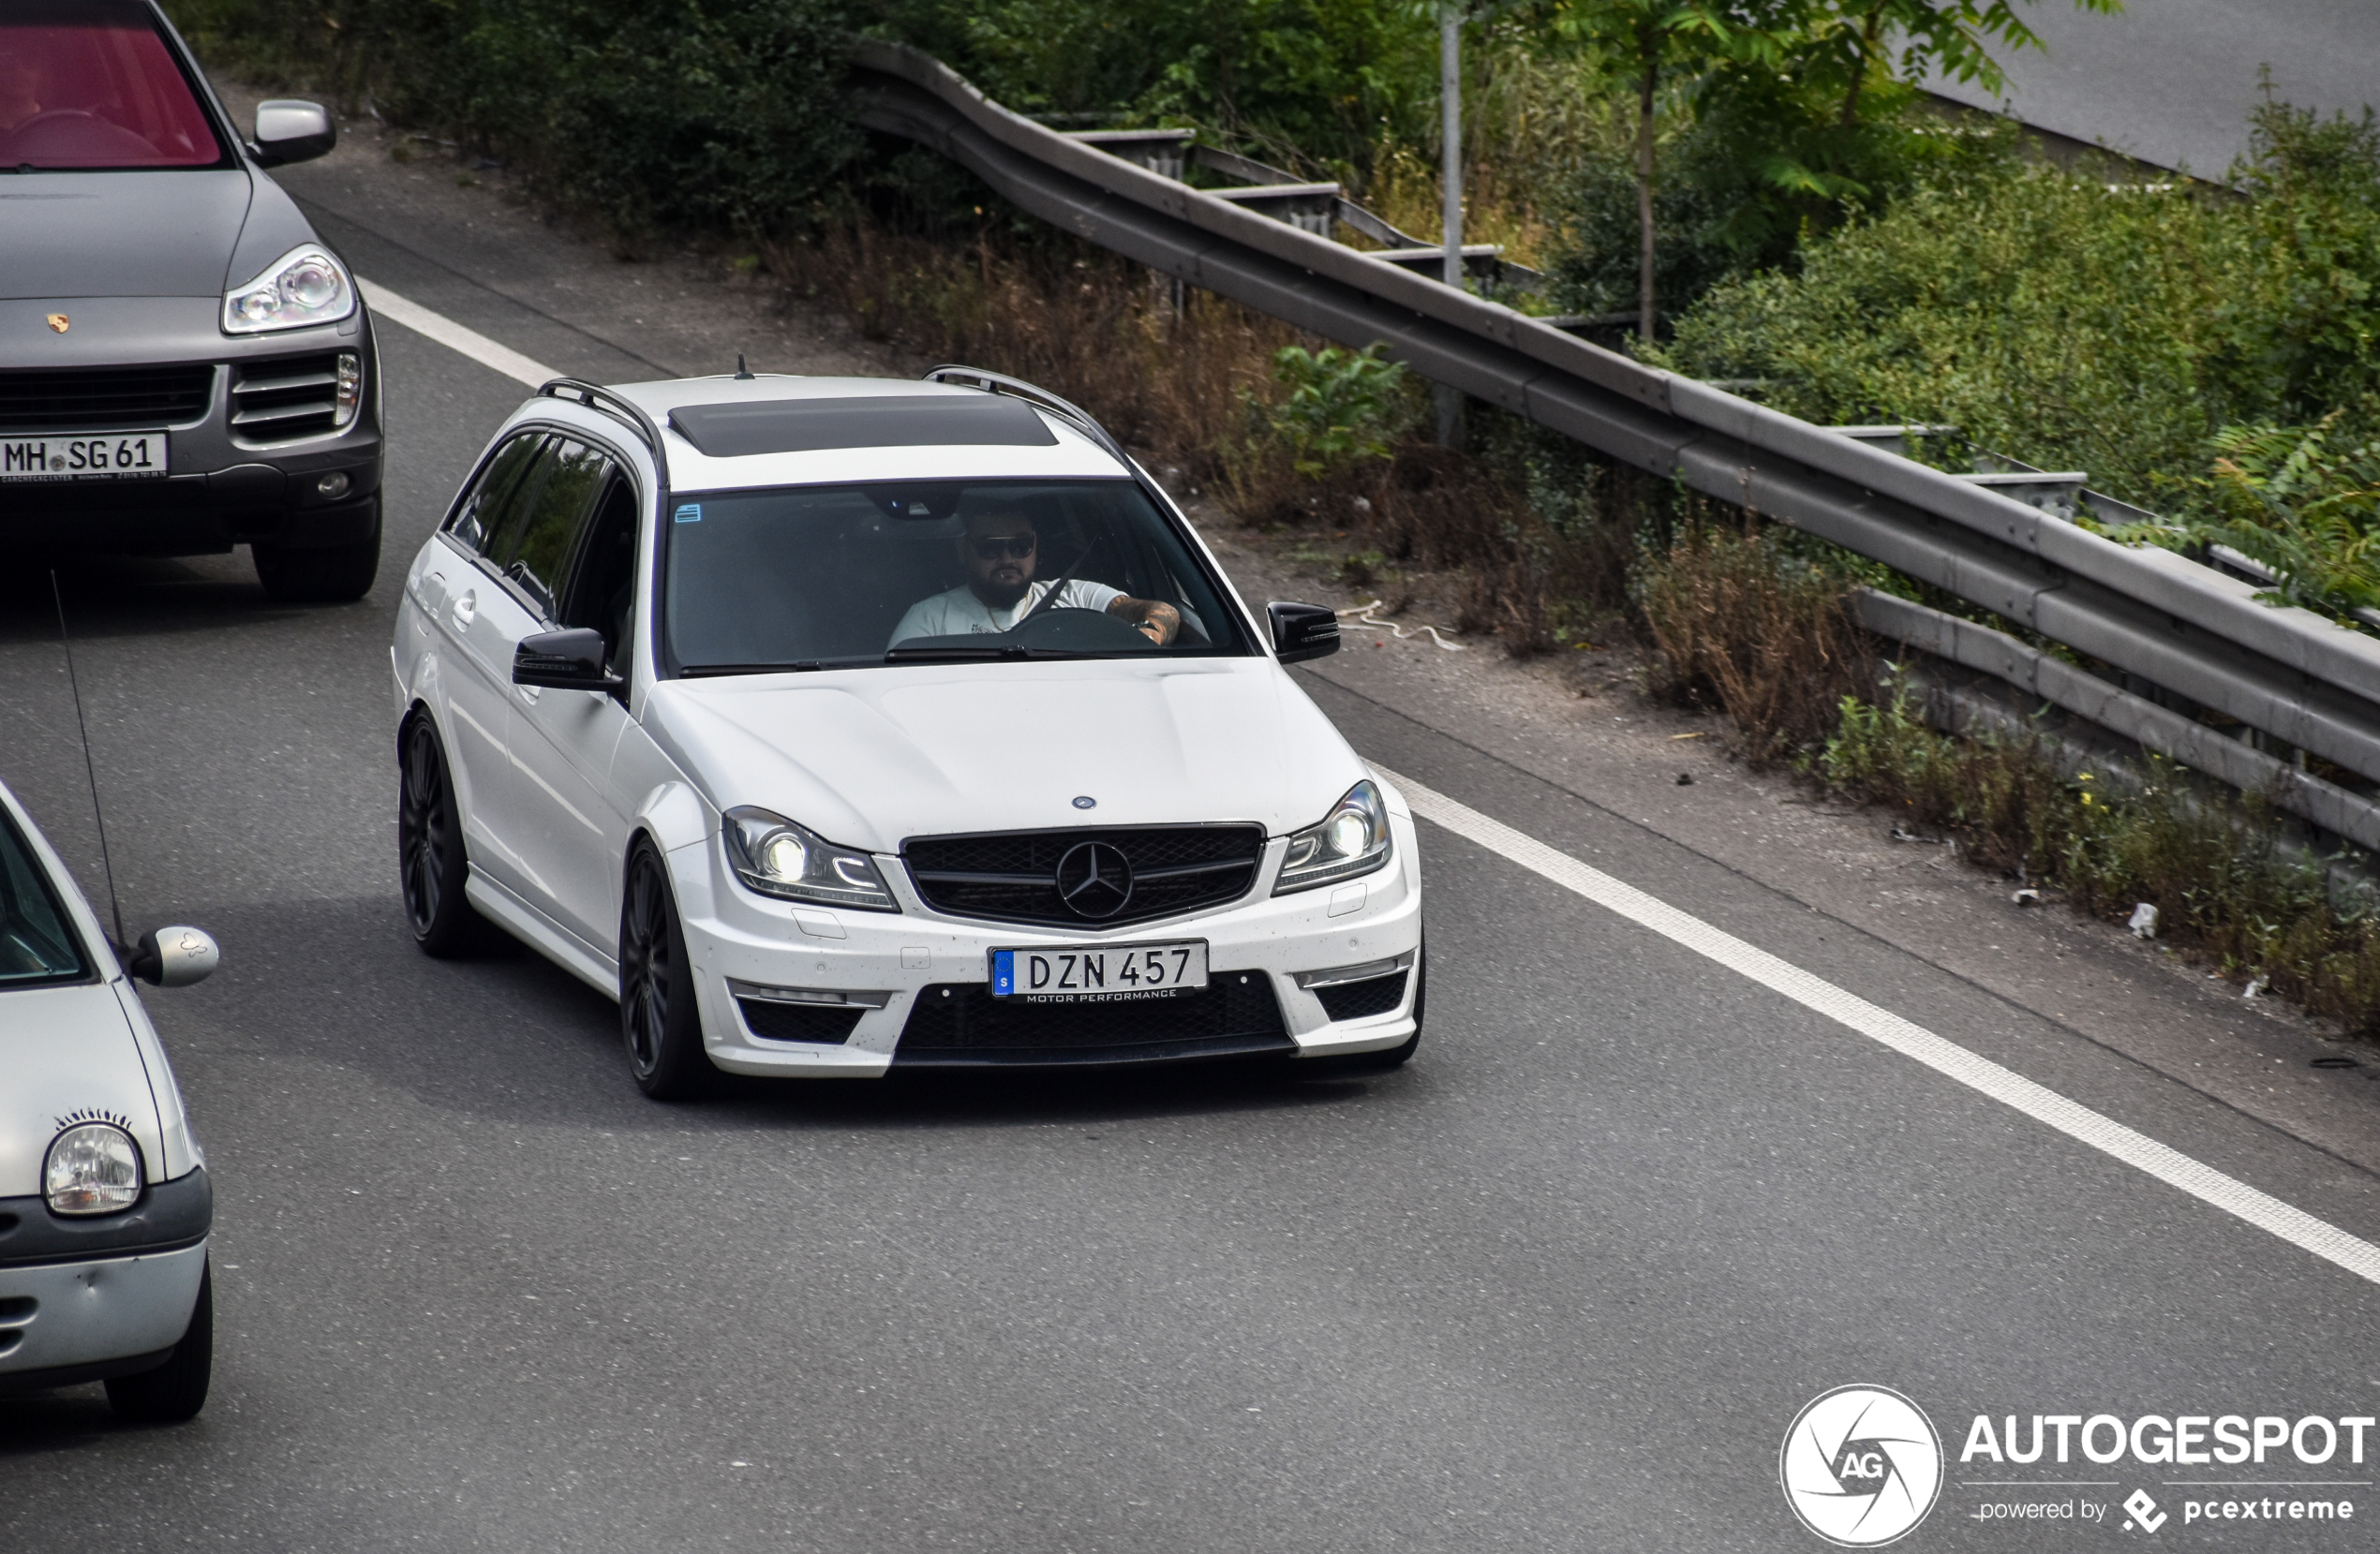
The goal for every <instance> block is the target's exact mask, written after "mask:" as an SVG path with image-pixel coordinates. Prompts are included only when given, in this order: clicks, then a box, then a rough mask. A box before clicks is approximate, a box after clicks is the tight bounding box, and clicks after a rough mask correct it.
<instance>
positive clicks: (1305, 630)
mask: <svg viewBox="0 0 2380 1554" xmlns="http://www.w3.org/2000/svg"><path fill="white" fill-rule="evenodd" d="M1264 613H1265V614H1266V615H1268V616H1269V617H1271V619H1272V651H1273V653H1274V655H1275V656H1276V657H1278V658H1279V659H1280V660H1281V661H1282V662H1283V663H1285V664H1294V663H1302V662H1303V661H1304V660H1305V659H1320V658H1325V657H1327V656H1329V655H1330V654H1332V653H1336V652H1337V651H1338V650H1339V617H1338V616H1337V615H1335V614H1332V613H1331V612H1330V611H1329V610H1326V609H1324V608H1323V607H1322V606H1321V605H1319V604H1284V603H1281V602H1279V601H1277V600H1276V601H1275V602H1273V603H1272V604H1268V605H1266V606H1265V607H1264Z"/></svg>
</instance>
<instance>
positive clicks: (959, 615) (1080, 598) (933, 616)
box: [885, 578, 1123, 647]
mask: <svg viewBox="0 0 2380 1554" xmlns="http://www.w3.org/2000/svg"><path fill="white" fill-rule="evenodd" d="M1048 593H1049V584H1047V583H1036V584H1034V585H1032V586H1031V587H1029V588H1027V589H1026V590H1025V595H1024V598H1022V599H1019V600H1017V602H1016V603H1014V604H1012V605H1010V606H1009V607H1008V608H1007V609H1005V610H1000V611H994V610H993V609H992V608H991V607H990V606H989V605H988V604H986V603H985V602H984V601H983V600H982V599H977V598H976V597H975V591H974V589H973V588H970V587H969V586H967V585H965V584H963V583H962V584H960V585H959V586H958V587H956V588H953V589H951V590H950V592H948V593H946V594H936V595H935V596H934V597H933V598H931V599H919V600H918V601H917V602H916V603H915V604H913V605H911V606H910V607H909V614H905V615H903V616H901V617H900V625H899V626H898V627H896V628H894V629H893V634H892V642H890V643H887V644H885V645H886V646H887V647H890V646H892V645H894V644H898V643H904V642H907V641H908V640H909V639H910V638H912V637H963V636H967V635H969V634H970V633H981V634H985V635H997V634H999V633H1000V632H1003V631H1005V630H1007V629H1009V628H1010V627H1012V626H1014V625H1016V624H1017V620H1018V617H1019V616H1021V615H1023V614H1026V613H1027V612H1029V611H1031V610H1032V609H1033V607H1034V605H1036V604H1038V603H1040V602H1041V600H1042V599H1043V597H1044V596H1045V595H1047V594H1048ZM1122 598H1123V589H1121V588H1110V587H1108V585H1106V584H1104V583H1090V582H1086V581H1084V580H1083V579H1081V578H1076V579H1074V580H1073V581H1072V582H1070V583H1068V584H1067V585H1066V586H1065V591H1064V592H1063V593H1061V594H1060V595H1059V596H1058V600H1057V602H1056V603H1054V604H1052V605H1050V606H1049V608H1050V609H1052V610H1105V609H1107V607H1108V602H1109V601H1110V600H1112V599H1122Z"/></svg>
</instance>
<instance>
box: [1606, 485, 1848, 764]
mask: <svg viewBox="0 0 2380 1554" xmlns="http://www.w3.org/2000/svg"><path fill="white" fill-rule="evenodd" d="M1848 588H1849V585H1847V584H1846V583H1845V582H1844V581H1843V580H1842V579H1840V578H1838V577H1835V576H1831V575H1829V574H1828V573H1826V572H1823V571H1822V570H1819V569H1818V568H1816V567H1814V566H1811V565H1810V564H1809V563H1807V561H1803V560H1801V559H1799V558H1797V557H1794V556H1792V555H1788V554H1787V553H1786V552H1785V551H1783V550H1782V549H1780V548H1779V547H1778V544H1777V541H1776V540H1775V538H1774V537H1773V536H1771V535H1769V534H1767V533H1764V532H1763V531H1762V530H1761V529H1759V528H1757V527H1753V526H1750V525H1747V526H1745V527H1743V528H1740V529H1735V528H1721V527H1718V526H1716V525H1712V524H1709V523H1707V522H1704V521H1703V520H1702V519H1701V518H1700V517H1696V518H1694V519H1691V520H1690V521H1689V522H1688V523H1687V524H1686V525H1684V526H1683V527H1682V528H1681V529H1680V531H1679V534H1678V537H1677V540H1676V542H1675V543H1674V544H1673V545H1672V546H1671V547H1670V550H1669V552H1668V554H1666V555H1661V556H1659V557H1658V558H1655V559H1653V560H1651V561H1649V562H1648V563H1647V564H1646V565H1645V567H1644V571H1643V575H1642V579H1641V582H1640V592H1639V602H1640V604H1641V606H1642V608H1643V610H1644V621H1645V625H1646V627H1647V628H1648V629H1650V631H1651V632H1652V636H1653V641H1654V642H1655V644H1657V645H1659V648H1660V659H1659V663H1658V665H1657V666H1656V669H1655V672H1654V673H1653V676H1652V681H1651V685H1650V688H1651V689H1652V690H1653V691H1654V692H1655V693H1656V694H1658V695H1661V696H1665V697H1667V698H1669V699H1671V700H1673V701H1678V702H1684V703H1695V704H1702V705H1708V706H1716V707H1718V708H1720V709H1722V710H1724V711H1725V712H1726V713H1727V715H1728V716H1729V717H1730V718H1733V720H1734V722H1735V726H1736V736H1737V740H1738V742H1739V747H1740V749H1741V752H1742V754H1743V755H1744V757H1745V759H1746V760H1748V761H1750V762H1754V763H1755V764H1759V763H1762V762H1770V761H1774V760H1776V759H1778V757H1779V756H1783V755H1786V754H1789V753H1791V752H1792V751H1795V750H1798V749H1802V748H1805V747H1810V746H1813V745H1815V744H1816V742H1817V741H1819V740H1820V739H1822V738H1823V737H1824V736H1825V734H1826V733H1828V732H1829V731H1830V730H1831V729H1832V728H1833V727H1834V726H1835V723H1836V720H1837V713H1836V707H1837V703H1838V702H1840V700H1841V699H1842V698H1843V697H1845V696H1848V695H1852V694H1856V693H1859V692H1863V691H1866V690H1867V689H1868V688H1870V687H1872V686H1873V685H1874V683H1875V680H1874V665H1875V659H1874V656H1873V654H1872V652H1871V650H1870V648H1869V646H1868V644H1867V638H1866V636H1865V635H1864V634H1863V633H1862V632H1861V631H1860V630H1859V629H1858V628H1857V627H1855V626H1854V625H1853V624H1852V620H1851V617H1850V615H1849V614H1847V613H1846V611H1845V609H1844V606H1843V599H1844V596H1845V594H1846V592H1847V591H1848Z"/></svg>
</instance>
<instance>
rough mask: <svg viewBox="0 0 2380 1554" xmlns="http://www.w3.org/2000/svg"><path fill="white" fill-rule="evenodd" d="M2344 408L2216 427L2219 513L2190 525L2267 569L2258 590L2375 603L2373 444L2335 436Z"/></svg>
mask: <svg viewBox="0 0 2380 1554" xmlns="http://www.w3.org/2000/svg"><path fill="white" fill-rule="evenodd" d="M2343 414H2344V412H2343V410H2333V411H2332V412H2330V414H2328V415H2327V416H2325V417H2323V418H2322V420H2320V421H2319V422H2315V423H2314V424H2313V425H2312V426H2274V425H2255V426H2234V427H2229V428H2227V429H2225V430H2224V431H2222V432H2220V433H2218V434H2216V436H2215V438H2214V449H2215V452H2216V454H2217V457H2216V459H2215V464H2214V475H2213V479H2212V480H2211V481H2209V488H2210V490H2211V492H2212V494H2213V496H2214V499H2215V505H2216V509H2217V511H2219V512H2220V513H2221V514H2222V517H2221V519H2220V520H2218V521H2215V522H2211V523H2205V524H2201V525H2197V527H2198V530H2199V535H2200V537H2201V538H2203V539H2206V540H2219V541H2221V542H2222V543H2224V544H2227V545H2229V546H2231V547H2232V548H2233V549H2234V550H2237V551H2239V552H2240V553H2241V554H2243V555H2247V556H2249V557H2250V558H2252V559H2254V560H2255V561H2257V562H2260V563H2262V564H2263V565H2264V566H2265V567H2266V568H2268V570H2271V571H2272V573H2273V574H2274V576H2275V578H2276V582H2275V585H2274V586H2273V587H2272V588H2271V589H2269V590H2268V592H2267V593H2266V594H2265V595H2264V596H2263V597H2265V598H2267V599H2270V600H2272V601H2274V602H2282V603H2289V604H2297V605H2302V606H2304V607H2305V608H2307V609H2309V610H2315V611H2320V612H2322V613H2324V614H2329V615H2332V616H2343V615H2345V614H2348V613H2349V612H2350V611H2353V610H2357V609H2366V610H2372V609H2380V444H2374V443H2371V442H2359V443H2355V444H2353V445H2350V446H2341V445H2339V443H2338V442H2337V441H2336V440H2335V434H2336V433H2337V431H2338V428H2339V422H2340V419H2341V417H2342V416H2343Z"/></svg>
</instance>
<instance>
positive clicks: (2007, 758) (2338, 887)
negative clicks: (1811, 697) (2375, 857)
mask: <svg viewBox="0 0 2380 1554" xmlns="http://www.w3.org/2000/svg"><path fill="white" fill-rule="evenodd" d="M2058 754H2059V752H2058V750H2057V748H2056V746H2055V742H2054V741H2053V740H2052V739H2050V738H2048V737H2047V736H2045V735H2039V734H2034V735H2027V736H2023V737H2018V738H2001V737H1993V736H1990V735H1984V736H1980V737H1970V738H1963V739H1962V738H1953V737H1951V736H1949V735H1947V734H1942V733H1936V732H1935V731H1934V730H1933V729H1931V728H1929V727H1927V726H1926V722H1925V719H1924V718H1923V717H1922V716H1921V715H1920V713H1919V711H1918V709H1917V707H1916V705H1915V702H1914V695H1913V693H1912V691H1911V688H1909V686H1908V684H1907V683H1906V681H1904V680H1902V679H1901V678H1900V677H1899V675H1898V674H1897V673H1895V674H1894V675H1893V676H1892V678H1891V681H1890V683H1889V684H1888V686H1887V688H1886V693H1885V695H1884V697H1883V698H1882V701H1881V702H1868V701H1864V700H1861V699H1859V698H1856V697H1845V698H1844V699H1843V701H1842V703H1841V705H1840V709H1839V716H1838V719H1837V726H1836V732H1835V733H1834V735H1833V737H1832V738H1830V739H1829V740H1828V741H1827V742H1826V745H1825V747H1824V749H1823V750H1822V752H1821V753H1820V754H1819V755H1818V757H1817V759H1816V760H1815V762H1813V763H1812V764H1813V767H1814V769H1815V774H1816V775H1817V776H1819V777H1822V778H1823V779H1824V780H1825V781H1826V783H1827V784H1828V785H1829V786H1830V787H1832V788H1835V789H1837V790H1839V791H1841V792H1847V793H1850V794H1852V795H1854V796H1857V797H1860V798H1864V799H1867V800H1871V801H1873V802H1877V803H1882V804H1884V805H1888V806H1890V807H1893V808H1894V809H1895V810H1897V811H1898V812H1899V813H1901V814H1902V815H1904V816H1906V817H1907V818H1908V821H1909V822H1910V823H1911V824H1912V825H1914V826H1917V827H1921V828H1922V827H1940V828H1941V829H1942V830H1944V831H1946V832H1948V833H1949V834H1950V837H1951V839H1954V840H1956V841H1957V842H1958V843H1959V844H1960V846H1961V847H1962V848H1963V849H1964V851H1966V852H1967V854H1968V856H1969V857H1971V858H1972V859H1974V860H1975V861H1977V862H1980V863H1984V864H1987V865H1992V866H1998V867H2000V868H2002V869H2004V870H2008V871H2010V872H2012V873H2017V874H2020V875H2021V877H2022V878H2024V879H2026V880H2027V881H2030V882H2032V883H2034V884H2037V885H2042V886H2046V887H2051V888H2055V889H2058V890H2060V891H2062V892H2064V893H2066V895H2068V896H2069V897H2070V899H2071V900H2072V901H2073V903H2074V905H2075V906H2076V907H2078V908H2080V909H2082V910H2086V911H2095V912H2099V913H2101V914H2104V915H2106V916H2112V917H2119V918H2120V917H2124V916H2127V915H2128V914H2129V913H2130V912H2131V910H2132V909H2133V907H2134V906H2135V904H2136V903H2138V902H2142V901H2147V902H2150V903H2152V904H2154V905H2155V906H2156V908H2157V909H2158V935H2159V937H2160V938H2161V939H2163V940H2169V941H2173V942H2175V943H2177V944H2178V946H2179V947H2180V948H2182V949H2185V950H2187V951H2189V952H2191V953H2192V954H2194V955H2197V956H2199V957H2202V958H2204V959H2206V960H2209V961H2211V962H2213V963H2214V964H2215V965H2216V966H2217V967H2219V968H2220V969H2223V970H2224V971H2226V972H2229V973H2233V974H2235V975H2238V976H2240V977H2242V978H2246V977H2250V976H2254V975H2262V976H2265V977H2267V978H2268V979H2269V982H2270V985H2271V988H2272V990H2273V991H2274V992H2275V993H2277V994H2281V995H2283V996H2284V997H2287V998H2290V999H2297V1000H2298V1001H2300V1002H2302V1003H2304V1004H2305V1005H2306V1006H2307V1007H2309V1008H2310V1009H2311V1010H2313V1012H2314V1013H2315V1014H2327V1015H2330V1016H2332V1017H2334V1018H2337V1019H2339V1020H2341V1021H2343V1022H2344V1023H2345V1024H2346V1025H2347V1026H2348V1027H2349V1029H2352V1030H2354V1031H2355V1032H2357V1033H2358V1034H2360V1035H2365V1036H2373V1035H2380V922H2375V920H2374V917H2373V899H2372V895H2371V893H2370V890H2369V888H2368V887H2362V886H2351V885H2345V884H2343V883H2342V882H2341V881H2338V880H2335V879H2334V878H2333V876H2332V873H2331V868H2330V865H2331V863H2332V862H2333V861H2334V860H2330V859H2326V858H2321V857H2317V856H2314V855H2313V854H2311V853H2309V852H2308V851H2305V850H2304V849H2303V848H2302V847H2299V846H2294V845H2292V843H2291V841H2290V839H2289V835H2288V832H2287V829H2286V828H2285V827H2284V826H2283V824H2282V823H2280V821H2279V820H2278V819H2277V817H2276V816H2275V815H2274V813H2273V811H2272V809H2271V807H2270V806H2268V804H2266V803H2264V802H2263V800H2262V799H2261V797H2260V796H2258V795H2255V794H2249V795H2247V796H2245V797H2241V798H2233V797H2230V796H2228V795H2226V794H2223V793H2219V792H2216V791H2215V790H2213V788H2212V787H2211V785H2206V784H2198V783H2194V781H2193V780H2192V779H2191V778H2190V777H2189V776H2188V774H2186V773H2185V772H2183V771H2181V770H2180V769H2179V768H2178V767H2176V766H2175V765H2174V764H2173V763H2172V762H2166V761H2164V760H2161V759H2159V758H2157V757H2154V756H2152V757H2150V758H2149V761H2148V762H2147V764H2146V767H2145V768H2144V769H2143V770H2142V771H2141V772H2139V773H2136V774H2132V777H2134V778H2135V780H2132V781H2127V782H2117V781H2112V780H2109V778H2110V777H2112V776H2114V775H2115V774H2110V773H2106V772H2105V771H2102V772H2076V773H2075V774H2074V775H2072V776H2071V777H2069V776H2062V775H2060V771H2059V770H2058V764H2057V760H2056V758H2057V756H2058Z"/></svg>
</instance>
